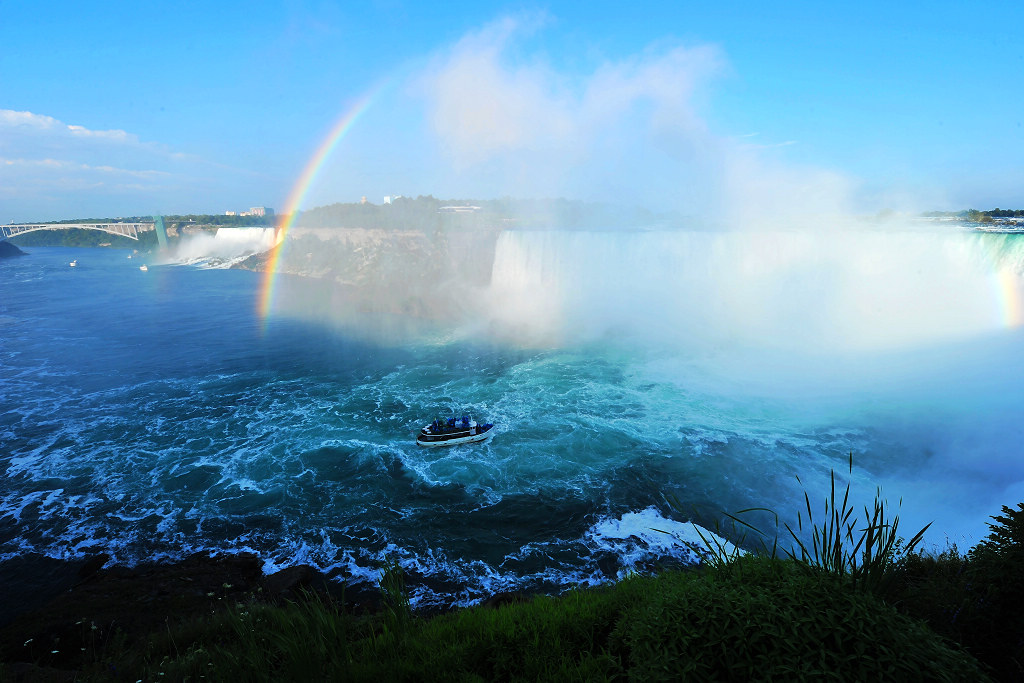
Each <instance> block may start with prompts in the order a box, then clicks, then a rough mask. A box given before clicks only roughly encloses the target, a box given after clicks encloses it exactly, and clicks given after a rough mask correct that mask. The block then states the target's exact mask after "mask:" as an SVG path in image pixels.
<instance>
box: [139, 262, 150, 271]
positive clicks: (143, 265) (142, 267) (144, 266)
mask: <svg viewBox="0 0 1024 683" xmlns="http://www.w3.org/2000/svg"><path fill="white" fill-rule="evenodd" d="M139 270H149V268H147V267H146V264H145V263H143V264H142V265H141V266H139Z"/></svg>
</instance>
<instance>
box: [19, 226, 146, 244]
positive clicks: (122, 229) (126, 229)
mask: <svg viewBox="0 0 1024 683" xmlns="http://www.w3.org/2000/svg"><path fill="white" fill-rule="evenodd" d="M69 228H81V229H83V230H102V231H103V232H109V233H110V234H111V235H120V236H121V237H127V238H128V239H133V240H137V239H139V233H140V232H146V231H147V230H155V229H156V223H18V224H14V225H0V239H8V238H10V237H14V236H15V235H23V234H25V233H26V232H35V231H36V230H67V229H69Z"/></svg>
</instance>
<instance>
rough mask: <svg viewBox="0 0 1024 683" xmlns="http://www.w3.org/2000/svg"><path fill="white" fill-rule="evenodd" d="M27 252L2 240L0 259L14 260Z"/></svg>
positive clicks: (0, 242)
mask: <svg viewBox="0 0 1024 683" xmlns="http://www.w3.org/2000/svg"><path fill="white" fill-rule="evenodd" d="M24 255H25V252H23V251H22V250H21V249H18V247H16V246H14V245H13V244H11V243H10V242H8V241H7V240H0V258H14V257H16V256H24Z"/></svg>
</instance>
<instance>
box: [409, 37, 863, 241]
mask: <svg viewBox="0 0 1024 683" xmlns="http://www.w3.org/2000/svg"><path fill="white" fill-rule="evenodd" d="M543 26H544V22H543V21H541V20H538V19H537V18H534V17H526V18H515V17H506V18H503V19H500V20H498V21H496V22H493V23H492V24H490V25H488V26H485V27H483V28H482V29H480V30H478V31H475V32H472V33H469V34H467V35H466V36H464V37H463V38H462V39H461V40H459V41H458V42H457V43H456V44H455V45H453V46H452V47H451V48H450V49H447V50H445V51H442V52H441V53H439V54H438V55H436V56H435V58H434V59H433V60H432V62H431V63H430V64H429V66H428V67H427V68H426V69H425V70H424V72H423V73H422V74H421V79H420V81H421V85H422V93H423V96H424V98H425V104H426V107H427V116H428V119H429V121H430V124H431V130H432V131H433V133H434V134H435V135H436V138H437V144H438V147H439V150H440V152H441V154H442V155H443V156H444V158H446V159H447V160H448V161H449V162H450V163H451V164H452V166H453V167H454V169H455V170H456V172H457V173H461V174H463V175H464V176H466V177H474V176H475V177H481V176H483V177H487V178H489V179H490V182H492V183H494V185H495V187H494V188H493V191H492V192H491V195H492V196H502V195H513V196H515V195H523V196H552V195H564V196H570V197H576V198H582V199H597V198H604V199H607V200H609V201H617V202H624V203H628V202H632V203H636V204H641V205H647V206H652V207H653V208H671V209H676V210H680V211H683V212H684V213H688V214H703V215H708V214H713V215H716V216H718V217H719V218H724V219H725V220H727V221H729V222H731V223H740V224H751V223H756V222H767V221H768V220H769V217H771V220H772V221H773V222H774V221H778V220H783V221H790V222H792V220H793V215H794V213H795V212H797V211H799V212H801V213H804V214H809V215H813V216H815V217H820V216H822V215H825V214H828V215H836V214H842V213H845V212H848V211H849V210H850V197H851V196H852V195H853V193H854V191H855V185H856V184H855V182H854V181H853V180H852V179H850V178H848V177H846V176H844V175H843V174H841V173H838V172H835V171H829V170H825V169H817V168H811V167H797V166H793V165H786V164H784V163H781V162H779V161H778V160H776V159H774V158H773V157H772V154H773V153H774V152H773V150H776V149H778V148H779V147H780V146H791V145H794V144H798V143H796V142H795V141H793V140H785V141H781V142H779V143H776V142H773V141H759V143H761V144H751V142H750V140H749V139H744V138H743V137H740V136H736V137H732V136H729V135H726V134H722V133H719V132H717V131H715V130H714V127H713V125H711V123H710V122H709V119H708V115H707V113H706V111H705V110H706V106H705V104H704V102H705V100H706V99H707V98H708V96H709V90H710V89H711V87H712V85H713V84H715V83H716V82H717V81H719V80H721V79H722V78H723V77H725V76H726V75H728V74H729V73H730V66H729V64H728V61H727V59H726V56H725V55H724V54H723V52H722V50H721V49H720V48H719V47H717V46H715V45H710V44H704V45H683V44H675V43H661V44H657V45H653V46H650V47H648V48H647V49H645V50H643V51H641V52H640V53H638V54H634V55H632V56H629V57H626V58H624V59H619V60H614V61H613V60H607V61H604V62H600V63H597V64H595V65H593V66H592V67H591V68H590V69H589V70H586V71H584V72H583V73H580V72H570V71H569V69H567V68H560V67H559V66H558V65H555V64H553V63H551V61H550V60H547V59H546V58H545V57H544V56H543V55H541V54H533V53H531V52H530V51H529V45H530V38H531V37H532V35H533V34H534V33H536V32H537V31H542V30H543ZM499 185H501V186H500V187H499Z"/></svg>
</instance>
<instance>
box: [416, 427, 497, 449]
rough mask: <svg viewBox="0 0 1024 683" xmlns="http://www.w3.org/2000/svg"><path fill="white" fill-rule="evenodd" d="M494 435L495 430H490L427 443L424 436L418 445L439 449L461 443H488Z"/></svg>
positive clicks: (417, 442)
mask: <svg viewBox="0 0 1024 683" xmlns="http://www.w3.org/2000/svg"><path fill="white" fill-rule="evenodd" d="M493 434H494V428H493V427H492V428H491V429H488V430H487V431H486V432H484V433H483V434H470V435H468V436H452V438H450V439H441V440H438V441H425V440H423V437H422V436H419V437H417V438H416V444H417V445H418V446H423V447H424V448H439V447H441V446H457V445H458V444H460V443H477V442H480V441H486V440H487V439H489V438H491V435H493Z"/></svg>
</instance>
